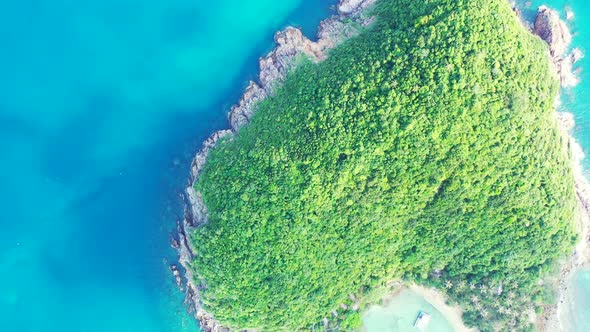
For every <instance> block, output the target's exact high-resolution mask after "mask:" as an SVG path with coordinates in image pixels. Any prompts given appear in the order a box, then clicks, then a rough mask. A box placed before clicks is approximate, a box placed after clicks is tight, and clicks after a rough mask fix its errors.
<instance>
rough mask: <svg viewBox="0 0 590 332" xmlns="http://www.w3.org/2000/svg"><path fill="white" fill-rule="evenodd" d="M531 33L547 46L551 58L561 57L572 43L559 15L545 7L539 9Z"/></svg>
mask: <svg viewBox="0 0 590 332" xmlns="http://www.w3.org/2000/svg"><path fill="white" fill-rule="evenodd" d="M533 32H534V33H535V34H536V35H537V36H539V37H541V39H543V40H544V41H546V42H547V44H549V49H550V51H551V55H552V56H553V57H558V58H559V57H562V56H563V55H564V54H565V52H566V51H567V48H568V46H569V45H570V43H571V42H572V35H571V33H570V31H569V29H568V27H567V24H566V23H565V22H564V21H562V20H561V18H560V17H559V13H558V12H557V11H555V10H553V9H550V8H548V7H546V6H541V7H539V9H538V11H537V18H536V19H535V25H534V27H533Z"/></svg>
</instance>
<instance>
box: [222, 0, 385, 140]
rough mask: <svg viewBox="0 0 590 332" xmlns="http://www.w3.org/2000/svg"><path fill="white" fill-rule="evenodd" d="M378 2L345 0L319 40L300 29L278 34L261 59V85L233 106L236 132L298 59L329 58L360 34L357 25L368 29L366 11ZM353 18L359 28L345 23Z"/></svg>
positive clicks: (248, 90) (323, 25)
mask: <svg viewBox="0 0 590 332" xmlns="http://www.w3.org/2000/svg"><path fill="white" fill-rule="evenodd" d="M375 1H376V0H343V1H342V2H341V3H340V5H339V7H338V8H339V12H340V15H338V16H333V17H331V18H328V19H326V20H324V21H322V22H321V23H320V28H319V31H318V35H317V38H318V39H317V41H315V42H314V41H311V40H310V39H309V38H307V37H305V35H304V34H303V32H301V30H300V29H297V28H294V27H287V28H285V29H284V30H282V31H279V32H277V33H276V34H275V43H276V44H277V47H276V48H275V49H274V50H272V51H271V52H270V53H269V54H268V55H267V56H265V57H263V58H261V59H260V60H259V65H260V75H259V79H258V80H259V82H258V83H257V82H250V83H249V84H248V87H247V88H246V91H245V92H244V95H243V96H242V98H241V100H240V102H239V104H238V105H236V106H234V107H232V109H231V112H230V113H229V116H228V117H229V120H230V125H231V128H232V130H234V131H236V132H237V131H238V130H239V129H240V128H241V127H243V126H244V125H246V124H247V123H248V122H249V121H250V118H251V117H252V115H253V114H254V112H255V108H256V105H257V104H258V103H259V102H261V101H262V100H264V99H266V97H268V96H269V95H272V93H273V91H274V89H275V88H276V87H277V86H280V85H281V84H282V82H283V81H284V79H285V77H286V76H287V74H288V73H289V72H290V71H291V70H292V69H294V68H295V67H296V66H297V60H298V59H300V58H301V57H305V58H307V59H309V60H311V61H313V62H320V61H322V60H325V59H326V58H327V52H328V50H330V49H332V48H334V47H335V46H337V45H338V44H340V43H341V42H342V41H344V40H346V39H348V38H350V37H352V36H354V35H356V34H358V33H359V29H358V27H357V26H361V27H362V26H367V25H369V24H371V23H372V22H373V18H372V17H368V16H366V15H365V14H364V12H363V9H365V8H367V7H369V6H370V5H372V4H373V3H375ZM345 19H347V20H348V19H352V20H353V21H354V22H356V23H357V24H356V25H353V24H347V23H345V22H344V21H345Z"/></svg>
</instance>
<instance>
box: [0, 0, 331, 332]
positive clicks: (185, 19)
mask: <svg viewBox="0 0 590 332" xmlns="http://www.w3.org/2000/svg"><path fill="white" fill-rule="evenodd" d="M333 3H335V0H283V1H273V0H218V1H207V2H205V1H189V0H169V1H146V0H141V1H139V0H86V1H70V0H58V1H49V0H20V1H3V2H1V4H0V44H1V45H2V51H1V52H0V73H2V74H1V75H0V151H2V161H1V162H0V188H1V189H0V211H2V215H1V216H0V229H1V231H0V331H6V332H12V331H19V332H27V331H34V332H40V331H66V332H67V331H76V332H82V331H89V332H92V331H97V332H98V331H100V332H105V331H109V332H111V331H112V332H116V331H145V332H149V331H171V332H172V331H175V332H182V331H196V330H197V327H196V326H195V323H194V320H193V319H191V318H190V317H189V316H188V314H186V312H185V308H184V307H183V306H182V304H181V303H182V295H181V293H180V292H179V291H178V289H177V288H176V286H175V285H174V284H173V282H172V278H171V275H170V272H169V271H168V270H167V262H169V261H172V260H174V258H175V255H174V252H173V251H172V249H171V248H170V247H169V244H168V242H169V233H170V232H171V230H172V229H173V228H174V225H175V221H176V219H177V218H178V217H179V214H180V213H181V212H182V208H181V206H180V202H179V198H178V194H179V193H180V192H181V190H182V188H183V186H184V185H185V184H186V179H187V176H188V169H189V163H190V159H191V157H192V155H193V154H194V153H195V152H196V150H197V149H198V147H199V146H200V144H201V142H202V141H203V139H205V138H206V137H207V136H208V135H209V134H211V133H212V132H213V131H214V130H216V129H221V128H223V127H226V117H225V114H226V112H227V110H228V107H229V106H230V105H231V104H232V103H234V102H236V101H237V99H238V97H239V95H240V94H241V92H242V90H243V88H244V87H245V85H246V83H247V80H248V79H252V78H254V77H255V75H256V72H257V59H258V57H259V56H260V55H262V54H263V53H265V52H266V51H268V50H269V49H270V48H271V47H272V44H273V42H272V37H273V34H274V32H275V31H276V30H278V29H279V28H281V27H283V26H285V25H287V24H288V23H293V24H297V25H301V26H303V28H304V30H305V31H306V32H308V33H313V32H314V31H315V29H316V27H317V24H318V23H319V21H320V20H321V19H322V18H324V17H326V16H328V15H329V14H330V13H331V11H330V9H329V7H330V5H332V4H333Z"/></svg>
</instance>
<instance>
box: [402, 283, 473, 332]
mask: <svg viewBox="0 0 590 332" xmlns="http://www.w3.org/2000/svg"><path fill="white" fill-rule="evenodd" d="M409 288H410V290H411V291H412V292H414V293H416V294H418V295H420V296H422V297H423V298H424V299H425V300H426V301H427V302H428V303H430V304H432V306H433V307H434V308H435V309H436V310H438V311H439V312H440V313H441V314H442V315H443V316H444V317H445V319H446V320H447V321H448V322H449V324H451V326H452V327H453V329H454V330H455V331H457V332H475V331H477V329H473V328H468V327H467V326H465V324H464V323H463V318H462V317H463V310H462V309H461V308H460V307H458V306H450V305H448V304H447V301H446V300H447V298H446V296H445V295H444V294H443V293H441V292H439V291H437V290H436V289H435V288H426V287H423V286H418V285H411V286H410V287H409Z"/></svg>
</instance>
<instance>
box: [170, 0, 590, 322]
mask: <svg viewBox="0 0 590 332" xmlns="http://www.w3.org/2000/svg"><path fill="white" fill-rule="evenodd" d="M375 2H376V0H341V1H340V3H339V4H338V14H337V15H335V16H333V17H331V18H328V19H326V20H324V21H322V22H321V24H320V27H319V31H318V34H317V37H318V40H317V41H316V42H313V41H311V40H309V39H308V38H306V37H305V36H304V35H303V33H302V32H301V30H299V29H297V28H293V27H287V28H285V29H284V30H282V31H279V32H277V33H276V35H275V42H276V44H277V47H276V48H275V49H274V50H272V51H271V52H270V53H269V54H268V55H267V56H265V57H263V58H261V59H260V61H259V65H260V74H259V79H258V82H254V81H250V82H249V84H248V86H247V87H246V89H245V92H244V94H243V96H242V97H241V99H240V101H239V103H238V104H237V105H235V106H233V107H232V108H231V111H230V112H229V114H228V122H229V125H230V129H226V130H221V131H218V132H215V133H214V134H213V135H211V136H210V137H209V138H208V139H207V140H205V142H204V143H203V146H202V149H201V150H200V151H199V152H198V153H197V154H196V156H195V158H194V160H193V161H192V164H191V176H190V180H189V185H188V187H187V188H186V193H185V194H184V195H183V197H182V198H183V200H184V202H185V212H184V218H183V220H181V221H178V223H177V234H176V235H174V236H173V239H172V246H173V247H174V248H175V249H176V250H177V251H178V254H179V263H180V265H181V266H180V267H178V266H176V265H171V266H170V270H171V271H172V273H173V275H174V277H175V279H176V282H177V284H178V285H179V287H180V288H181V289H182V290H183V291H185V292H186V298H185V305H187V306H188V310H189V312H191V313H192V314H194V316H195V317H196V318H197V319H198V320H199V321H200V325H201V329H202V331H205V332H208V331H213V332H216V331H231V329H229V328H227V327H223V326H222V325H221V324H220V323H219V322H218V321H217V320H215V318H214V317H213V315H211V314H210V313H208V312H207V311H206V310H205V309H204V307H203V304H202V302H201V300H200V297H199V292H200V290H201V289H202V288H203V287H204V285H202V284H198V283H196V281H195V279H194V276H193V274H192V272H191V270H190V268H189V267H190V264H191V261H192V259H193V257H194V251H193V249H192V247H191V244H190V240H189V236H188V234H190V232H191V231H192V230H193V229H194V228H197V227H200V226H202V225H204V224H206V222H207V209H206V206H205V205H204V202H203V198H202V196H201V194H200V193H199V192H196V191H195V190H194V189H193V188H194V184H195V183H196V181H197V180H198V177H199V174H200V173H201V171H202V169H203V166H204V164H205V162H206V159H207V156H208V153H209V152H210V151H211V149H213V148H214V147H215V145H216V144H217V142H218V141H219V140H220V139H223V138H229V139H231V137H232V136H233V135H234V134H236V133H237V132H238V131H239V130H240V128H242V127H243V126H244V125H246V124H248V123H249V122H250V119H251V117H252V116H253V115H254V113H255V110H256V106H257V104H258V103H259V102H261V101H263V100H264V99H266V98H267V97H269V96H271V95H272V94H273V92H274V89H276V88H277V86H280V84H281V83H282V82H283V80H284V79H285V77H286V76H287V75H288V73H289V72H290V71H291V70H293V69H294V68H295V67H296V65H297V61H296V60H297V59H298V58H299V57H301V56H305V57H307V58H309V59H310V60H311V61H313V62H320V61H322V60H325V59H326V58H327V56H328V51H329V50H330V49H332V48H333V47H335V46H337V45H338V44H340V43H341V42H343V41H344V40H346V39H347V38H350V37H352V36H354V35H355V34H356V33H358V28H354V27H352V26H351V25H350V24H348V23H345V21H350V20H352V21H353V22H355V23H357V24H359V25H360V26H367V25H369V24H371V23H372V22H373V18H372V17H368V16H365V14H364V11H365V9H367V8H368V7H370V6H371V5H372V4H374V3H375ZM554 14H556V12H555V11H552V10H551V9H549V8H547V7H544V6H542V7H541V8H539V12H538V16H537V21H539V18H540V17H541V21H539V22H540V23H539V24H540V25H539V26H544V27H545V28H547V29H548V30H547V29H542V28H539V30H538V28H537V21H536V22H535V25H534V27H533V28H532V29H529V30H531V32H532V33H534V34H536V35H538V36H539V37H541V38H542V39H543V40H545V41H546V42H547V43H548V44H549V46H550V52H551V54H550V58H551V60H552V63H553V64H554V69H555V72H556V75H557V76H558V77H559V80H560V82H561V85H562V87H563V88H567V87H572V86H574V85H576V84H577V82H578V79H577V77H576V75H575V74H574V72H573V65H574V64H575V62H577V61H578V60H579V59H580V58H581V56H582V55H581V52H579V51H578V50H573V51H572V52H571V53H568V54H565V53H566V51H567V49H568V47H569V44H570V42H571V34H570V33H569V30H567V25H566V24H565V22H563V21H562V20H561V19H560V18H559V15H558V14H557V19H558V20H559V21H558V23H557V24H556V23H555V20H554V18H555V15H554ZM527 28H528V27H527ZM564 28H565V29H566V30H563V29H564ZM547 31H550V33H547ZM556 31H558V33H557V34H555V32H556ZM568 36H569V38H568ZM564 42H565V46H564V45H563V44H562V43H564ZM557 105H559V103H558V101H556V106H557ZM556 117H557V121H558V124H559V127H560V131H561V132H562V134H563V137H564V139H565V141H566V144H567V145H568V151H570V153H571V154H572V162H573V165H572V167H573V170H574V180H575V187H576V188H575V189H576V195H577V198H578V205H579V215H578V218H577V220H576V224H577V227H578V231H579V232H580V234H582V236H581V241H580V242H579V243H578V245H577V246H576V251H575V253H574V254H573V256H572V257H571V259H570V260H568V261H567V263H566V264H565V265H564V266H563V268H562V270H561V273H560V276H559V279H558V284H559V293H558V294H559V300H558V303H557V304H556V305H552V306H547V307H546V308H545V311H544V313H543V315H541V316H539V317H538V319H537V322H536V323H537V329H538V330H539V331H558V330H562V326H563V325H562V322H561V321H560V319H559V317H560V316H561V310H562V307H563V306H564V305H563V303H564V301H565V295H566V293H567V289H568V286H567V282H568V280H569V278H570V277H571V276H572V275H573V273H574V272H575V271H576V269H577V268H580V267H582V266H585V265H587V264H588V263H589V262H590V245H589V241H590V233H589V232H590V184H589V183H588V181H587V179H586V178H585V176H584V175H583V170H582V166H581V160H582V159H583V158H584V154H583V152H582V149H581V147H580V146H579V144H578V143H577V142H576V140H575V139H574V138H573V137H572V136H571V135H570V134H569V131H570V130H571V129H572V128H573V127H574V125H575V124H574V122H573V116H572V115H571V114H569V113H561V112H556ZM409 289H410V290H412V291H414V292H416V293H417V294H419V295H420V296H422V297H424V298H425V299H426V301H428V302H429V303H431V304H432V305H433V306H434V307H435V308H436V309H437V310H438V311H439V312H441V313H442V314H443V315H444V316H445V318H446V319H447V320H448V321H449V323H450V324H451V325H452V326H453V328H454V329H456V330H457V331H460V332H473V331H477V330H476V329H469V328H467V327H466V326H465V325H464V323H463V320H462V313H463V311H462V310H461V308H459V307H457V306H450V305H448V304H447V303H446V300H445V295H444V294H443V293H441V292H439V291H437V290H436V289H433V288H432V289H430V288H425V287H422V286H418V285H411V286H410V287H409ZM243 331H253V330H243Z"/></svg>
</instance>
